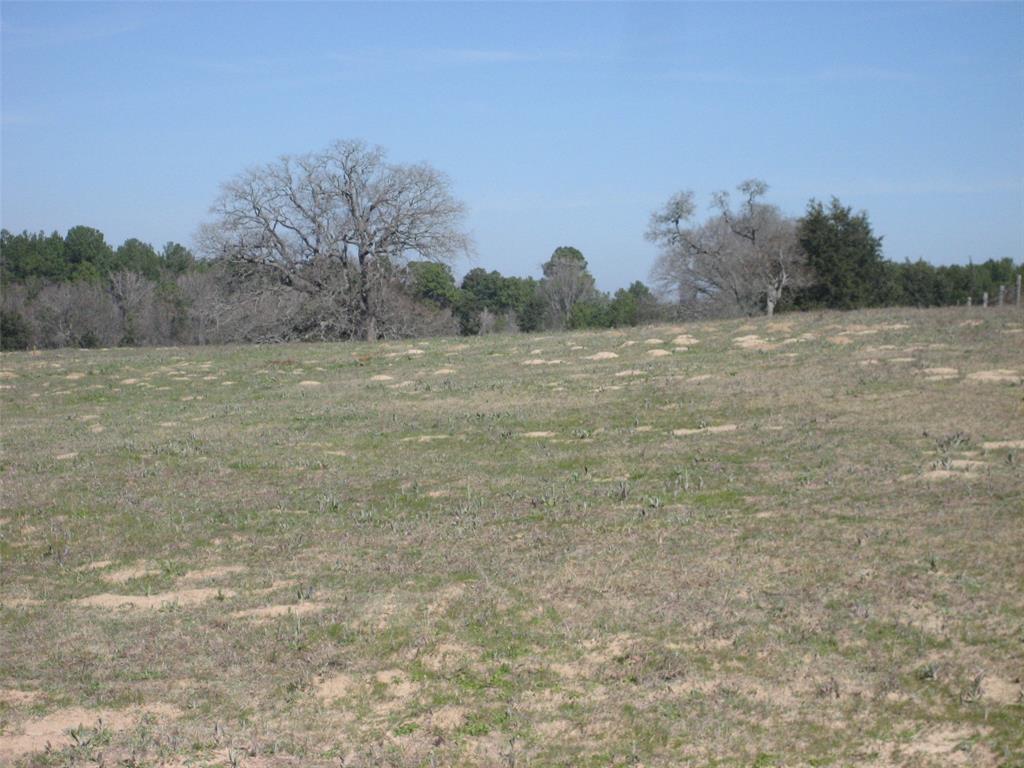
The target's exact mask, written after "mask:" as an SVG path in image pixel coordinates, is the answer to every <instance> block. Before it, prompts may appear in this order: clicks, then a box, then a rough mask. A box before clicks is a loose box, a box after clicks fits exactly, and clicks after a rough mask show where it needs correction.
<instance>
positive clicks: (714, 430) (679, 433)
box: [672, 424, 739, 437]
mask: <svg viewBox="0 0 1024 768" xmlns="http://www.w3.org/2000/svg"><path fill="white" fill-rule="evenodd" d="M737 429H739V426H738V425H736V424H719V425H718V426H715V427H698V428H697V429H673V430H672V434H673V435H675V436H676V437H685V436H686V435H700V434H704V433H709V434H713V435H714V434H719V433H721V432H735V431H736V430H737Z"/></svg>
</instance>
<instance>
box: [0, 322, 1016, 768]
mask: <svg viewBox="0 0 1024 768" xmlns="http://www.w3.org/2000/svg"><path fill="white" fill-rule="evenodd" d="M1022 319H1024V316H1022V314H1021V313H1020V312H1019V311H1015V310H1011V309H1006V310H994V309H990V310H987V311H983V310H980V309H975V310H966V309H955V310H953V309H951V310H934V311H885V312H881V311H872V312H859V313H849V314H809V315H799V316H789V315H787V316H782V317H779V318H776V319H774V320H753V321H750V320H746V321H744V320H736V321H726V322H716V323H705V324H693V325H686V326H672V327H668V326H660V327H652V328H640V329H630V330H627V331H624V332H620V331H613V332H600V333H597V332H592V333H571V334H564V335H550V336H502V337H485V338H474V339H432V340H424V341H416V342H405V343H397V342H396V343H381V344H376V345H366V344H317V345H299V344H296V345H286V346H270V347H245V348H241V347H238V348H235V347H232V348H188V349H148V350H135V349H116V350H95V351H84V350H69V351H60V352H44V353H14V354H5V355H4V356H3V357H2V358H0V360H2V365H0V368H2V372H0V385H2V387H3V388H2V389H0V398H2V399H0V403H2V428H3V456H2V465H0V477H2V494H3V495H2V510H0V521H2V526H0V556H2V572H0V579H2V581H0V601H2V605H0V764H3V765H16V766H18V765H26V766H62V765H73V766H92V765H104V766H115V765H117V766H124V765H128V766H159V765H167V766H207V765H210V766H212V765H218V766H234V765H240V766H250V767H251V768H260V767H262V766H277V765H283V766H292V765H294V766H299V765H302V766H307V765H308V766H321V765H322V766H447V765H465V766H468V765H484V766H520V767H521V766H556V765H558V766H608V765H618V766H634V765H643V766H686V765H692V766H704V765H714V766H760V767H762V768H763V767H764V766H949V765H954V766H956V765H962V766H997V765H1004V766H1021V765H1024V705H1022V701H1021V682H1022V679H1024V322H1022Z"/></svg>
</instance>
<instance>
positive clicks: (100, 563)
mask: <svg viewBox="0 0 1024 768" xmlns="http://www.w3.org/2000/svg"><path fill="white" fill-rule="evenodd" d="M113 564H114V561H113V560H94V561H93V562H91V563H86V564H85V565H80V566H78V567H77V568H75V570H76V571H78V572H79V573H87V572H88V571H98V570H101V569H103V568H109V567H110V566H112V565H113Z"/></svg>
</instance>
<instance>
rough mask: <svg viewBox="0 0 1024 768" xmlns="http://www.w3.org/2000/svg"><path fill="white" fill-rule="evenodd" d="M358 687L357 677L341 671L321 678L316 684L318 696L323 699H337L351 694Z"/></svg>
mask: <svg viewBox="0 0 1024 768" xmlns="http://www.w3.org/2000/svg"><path fill="white" fill-rule="evenodd" d="M355 689H356V679H355V678H354V677H353V676H352V675H349V674H346V673H344V672H341V673H339V674H336V675H331V676H330V677H325V678H323V679H321V680H320V681H319V682H318V683H317V684H316V697H317V698H318V699H320V700H321V701H335V700H337V699H343V698H345V697H347V696H351V695H352V693H353V692H354V691H355Z"/></svg>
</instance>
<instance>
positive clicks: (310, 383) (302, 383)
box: [224, 379, 323, 389]
mask: <svg viewBox="0 0 1024 768" xmlns="http://www.w3.org/2000/svg"><path fill="white" fill-rule="evenodd" d="M224 383H225V384H227V382H224ZM322 384H323V382H320V381H314V380H313V379H306V380H305V381H300V382H299V386H300V387H309V388H310V389H312V388H313V387H319V386H321V385H322Z"/></svg>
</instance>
